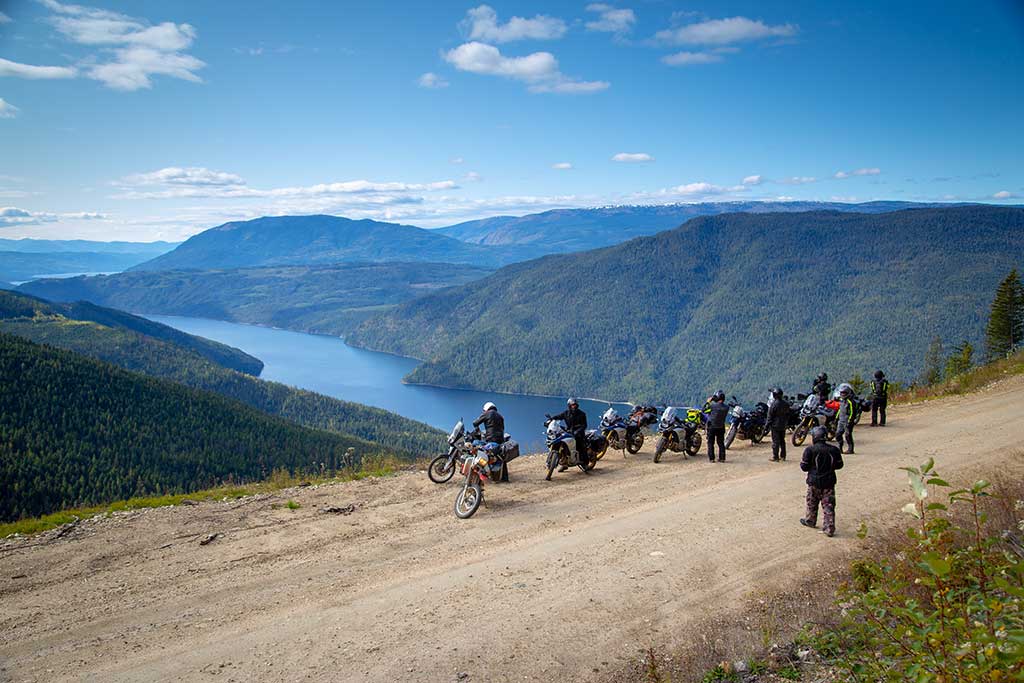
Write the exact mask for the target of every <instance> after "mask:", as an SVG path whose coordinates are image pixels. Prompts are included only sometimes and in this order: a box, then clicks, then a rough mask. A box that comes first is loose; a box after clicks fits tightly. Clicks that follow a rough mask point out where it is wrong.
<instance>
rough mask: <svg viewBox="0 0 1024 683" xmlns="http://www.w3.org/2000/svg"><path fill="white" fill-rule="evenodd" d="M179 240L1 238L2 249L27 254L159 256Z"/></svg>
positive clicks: (0, 245)
mask: <svg viewBox="0 0 1024 683" xmlns="http://www.w3.org/2000/svg"><path fill="white" fill-rule="evenodd" d="M176 246H178V242H159V241H158V242H98V241H93V240H38V239H31V238H25V239H18V240H12V239H0V251H16V252H20V253H25V254H32V253H47V254H49V253H57V252H92V253H96V254H148V255H149V256H150V257H153V256H158V255H160V254H163V253H164V252H167V251H170V250H171V249H174V247H176Z"/></svg>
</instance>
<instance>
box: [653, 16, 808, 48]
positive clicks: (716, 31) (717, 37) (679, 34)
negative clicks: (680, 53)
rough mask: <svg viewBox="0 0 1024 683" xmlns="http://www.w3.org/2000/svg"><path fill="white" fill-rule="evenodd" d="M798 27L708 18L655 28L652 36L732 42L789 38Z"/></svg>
mask: <svg viewBox="0 0 1024 683" xmlns="http://www.w3.org/2000/svg"><path fill="white" fill-rule="evenodd" d="M799 30H800V27H799V26H797V25H796V24H778V25H774V26H772V25H769V24H766V23H764V22H763V21H761V20H755V19H749V18H747V17H730V18H728V19H709V20H707V21H701V22H698V23H694V24H686V25H683V26H678V27H675V28H671V29H666V30H664V31H658V32H657V33H656V34H655V36H654V37H655V39H656V40H658V41H660V42H664V43H669V44H672V45H731V44H733V43H741V42H749V41H754V40H764V39H766V38H791V37H793V36H795V35H796V34H797V33H798V32H799Z"/></svg>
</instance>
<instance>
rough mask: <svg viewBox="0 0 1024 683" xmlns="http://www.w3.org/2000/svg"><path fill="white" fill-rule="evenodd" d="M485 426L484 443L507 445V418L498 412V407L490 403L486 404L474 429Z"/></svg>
mask: <svg viewBox="0 0 1024 683" xmlns="http://www.w3.org/2000/svg"><path fill="white" fill-rule="evenodd" d="M481 424H482V425H484V441H485V442H487V443H497V444H501V443H505V418H503V417H502V416H501V413H499V412H498V407H497V406H496V405H494V404H493V403H491V402H490V401H488V402H487V403H485V404H484V412H483V413H482V414H481V415H480V417H478V418H477V419H475V420H473V427H474V428H476V427H479V426H480V425H481Z"/></svg>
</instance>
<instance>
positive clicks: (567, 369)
mask: <svg viewBox="0 0 1024 683" xmlns="http://www.w3.org/2000/svg"><path fill="white" fill-rule="evenodd" d="M1022 261H1024V209H1018V208H1010V207H994V206H963V207H949V208H942V209H931V208H920V209H909V210H903V211H896V212H892V213H883V214H877V215H866V214H851V213H837V212H808V213H792V214H727V215H721V216H709V217H702V218H695V219H693V220H691V221H689V222H687V223H686V224H684V225H683V226H682V227H680V228H677V229H675V230H671V231H668V232H663V233H660V234H658V235H655V236H653V237H642V238H637V239H634V240H631V241H629V242H626V243H624V244H621V245H617V246H614V247H609V248H605V249H599V250H595V251H591V252H583V253H579V254H570V255H561V256H548V257H545V258H542V259H538V260H535V261H530V262H527V263H520V264H515V265H511V266H508V267H506V268H503V269H501V270H499V271H497V272H496V273H495V274H494V275H491V276H489V277H487V278H485V279H483V280H479V281H477V282H473V283H470V284H468V285H463V286H460V287H454V288H452V289H448V290H444V291H441V292H438V293H435V294H432V295H429V296H426V297H423V298H421V299H417V300H414V301H411V302H409V303H406V304H402V305H400V306H398V307H396V308H395V309H393V310H392V311H389V312H386V313H384V314H382V315H380V316H377V317H374V318H371V319H370V320H368V321H367V322H365V323H364V324H363V325H362V326H360V328H358V329H357V330H356V331H355V332H354V333H353V334H352V335H350V336H349V338H348V339H349V341H350V343H353V344H355V345H358V346H363V347H366V348H371V349H376V350H381V351H389V352H394V353H400V354H405V355H410V356H413V357H416V358H420V359H424V360H425V361H426V362H425V363H424V364H423V365H421V366H420V367H419V368H417V369H416V370H414V371H413V372H412V373H411V374H410V376H409V377H408V380H409V381H412V382H423V383H430V384H440V385H446V386H455V387H475V388H486V389H493V390H501V391H511V392H534V393H546V394H559V395H566V394H583V395H598V396H602V397H605V398H609V399H622V400H634V401H640V400H643V401H666V402H675V403H679V402H686V401H694V400H698V399H699V398H700V397H702V396H706V395H707V392H708V391H710V390H713V389H717V388H719V387H721V388H724V389H725V390H726V391H729V392H735V393H736V394H737V395H740V396H743V395H747V396H760V395H763V393H764V392H765V391H766V390H767V389H768V388H769V387H770V386H772V385H774V384H777V383H781V384H783V385H784V386H786V387H792V388H794V389H800V388H804V387H805V386H807V385H808V384H809V382H810V379H811V378H812V377H813V376H814V375H815V374H816V373H817V372H820V371H822V370H825V371H827V372H829V373H830V374H834V376H839V377H841V376H847V377H849V376H852V375H853V374H854V373H855V372H861V373H865V372H868V371H873V370H874V369H875V368H876V367H880V368H883V369H885V370H886V371H887V373H888V375H889V377H891V378H892V379H894V380H902V381H907V380H909V379H913V378H915V377H916V376H917V374H918V372H919V370H920V365H921V356H922V353H923V350H924V349H925V348H927V346H928V344H929V342H930V340H932V339H933V338H934V337H935V336H936V335H939V336H941V337H943V338H945V339H951V340H957V341H959V340H967V341H970V342H972V343H974V344H975V345H976V346H979V345H980V343H981V340H980V336H981V333H982V331H983V330H984V325H985V322H984V321H985V319H986V316H987V313H988V307H989V304H990V301H991V296H992V292H993V291H994V290H995V287H996V285H997V283H998V282H999V281H1000V279H1001V278H1003V277H1004V276H1005V274H1006V272H1008V271H1009V270H1010V268H1012V267H1014V266H1019V265H1020V264H1021V262H1022Z"/></svg>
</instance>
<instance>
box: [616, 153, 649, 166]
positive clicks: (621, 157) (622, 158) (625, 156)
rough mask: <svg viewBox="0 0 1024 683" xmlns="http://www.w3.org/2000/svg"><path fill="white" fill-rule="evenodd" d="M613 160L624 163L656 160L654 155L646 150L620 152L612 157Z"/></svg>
mask: <svg viewBox="0 0 1024 683" xmlns="http://www.w3.org/2000/svg"><path fill="white" fill-rule="evenodd" d="M612 161H618V162H620V163H624V164H639V163H643V162H647V161H654V157H652V156H651V155H650V154H647V153H646V152H619V153H618V154H616V155H615V156H613V157H612Z"/></svg>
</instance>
